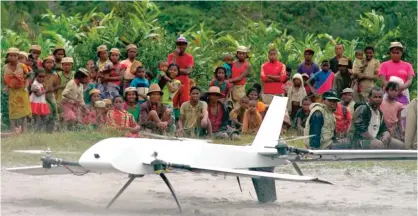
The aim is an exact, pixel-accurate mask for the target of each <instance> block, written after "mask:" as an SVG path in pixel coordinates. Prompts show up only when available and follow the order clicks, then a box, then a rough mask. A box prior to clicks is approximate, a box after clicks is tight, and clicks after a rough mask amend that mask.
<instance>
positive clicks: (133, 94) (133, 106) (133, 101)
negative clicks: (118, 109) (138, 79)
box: [123, 87, 141, 123]
mask: <svg viewBox="0 0 418 216" xmlns="http://www.w3.org/2000/svg"><path fill="white" fill-rule="evenodd" d="M124 99H125V101H126V103H125V105H124V107H123V108H124V109H125V110H126V111H128V112H129V113H130V114H132V116H133V117H134V120H135V122H136V123H139V113H140V112H141V106H140V105H139V103H138V99H139V98H138V92H137V90H136V88H134V87H128V88H126V89H125V98H124Z"/></svg>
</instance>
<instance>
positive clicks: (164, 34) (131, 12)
mask: <svg viewBox="0 0 418 216" xmlns="http://www.w3.org/2000/svg"><path fill="white" fill-rule="evenodd" d="M1 6H2V8H1V10H2V11H1V12H2V14H1V16H2V17H1V18H2V19H1V25H2V32H1V48H2V56H4V54H5V51H6V49H7V48H9V47H12V46H15V47H18V48H20V49H23V50H28V48H29V46H30V44H39V45H40V46H41V47H42V48H43V50H45V52H43V53H42V56H45V55H48V54H49V53H50V52H48V51H49V50H52V49H53V48H54V47H55V46H56V45H62V46H64V47H65V48H66V50H67V54H68V55H70V56H73V57H74V58H75V61H76V66H77V67H79V66H84V65H85V63H86V62H87V60H88V59H91V58H93V59H95V58H96V55H95V50H96V47H97V46H99V45H101V44H106V45H108V47H119V48H122V51H124V47H125V46H126V45H127V44H129V43H135V44H137V45H138V47H140V48H139V59H140V60H141V61H142V62H143V63H144V64H145V65H146V66H147V67H148V68H149V69H151V70H155V67H156V63H157V61H159V60H164V59H166V57H167V55H168V53H169V52H171V51H172V50H173V49H174V46H175V44H174V40H175V38H176V37H177V36H178V35H179V34H184V35H185V36H186V37H187V39H188V40H189V41H190V46H189V48H188V52H190V53H192V54H193V55H194V57H195V65H196V68H195V70H194V74H193V75H192V76H193V77H194V78H195V79H196V80H197V82H198V83H199V85H202V86H207V84H208V80H209V79H210V77H211V76H212V72H213V69H214V67H215V66H217V65H218V64H220V62H221V61H222V59H221V58H222V55H223V54H224V53H226V52H230V53H232V52H234V50H235V49H236V46H237V45H245V46H249V47H250V49H251V53H250V61H251V64H252V71H253V72H252V74H251V77H250V82H256V81H258V80H259V68H260V65H261V64H262V62H264V61H265V60H266V59H267V50H268V48H269V47H276V48H278V50H279V51H280V55H281V61H283V62H285V63H286V64H287V65H288V66H291V67H292V68H293V69H294V70H295V69H296V66H297V64H298V63H300V62H301V61H302V60H303V50H304V49H305V48H306V47H310V48H312V49H313V50H315V52H316V54H315V59H314V60H315V61H316V62H319V61H321V60H322V59H328V58H330V57H332V56H333V55H334V44H335V43H337V42H339V43H343V44H345V47H346V52H345V55H346V56H349V57H351V58H353V57H354V51H355V50H356V49H361V48H363V47H364V46H366V45H372V46H374V47H375V48H376V55H377V57H378V58H379V59H381V60H386V59H387V57H388V56H387V51H388V45H389V43H390V42H391V41H400V42H402V43H403V44H404V46H406V53H405V56H404V59H405V60H406V61H408V62H411V63H412V64H413V66H414V69H415V71H416V69H417V68H416V62H417V49H416V47H417V40H416V36H417V11H416V7H417V3H416V2H415V1H410V2H196V1H191V2H156V3H152V2H146V1H142V2H96V1H93V2H1ZM123 55H124V54H123ZM122 58H124V56H122ZM416 88H417V87H416V79H414V83H413V85H412V87H411V90H414V91H415V90H416ZM2 95H3V96H7V95H6V94H2ZM6 99H7V97H2V113H3V117H6V116H7V101H6ZM3 119H6V118H3ZM6 121H7V119H6Z"/></svg>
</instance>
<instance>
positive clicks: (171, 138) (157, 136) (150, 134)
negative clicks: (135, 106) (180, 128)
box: [141, 131, 178, 140]
mask: <svg viewBox="0 0 418 216" xmlns="http://www.w3.org/2000/svg"><path fill="white" fill-rule="evenodd" d="M141 133H142V135H145V136H149V137H152V138H157V139H166V140H177V139H178V138H177V137H170V136H164V135H159V134H155V133H150V132H147V131H143V132H141Z"/></svg>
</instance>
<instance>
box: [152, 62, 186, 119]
mask: <svg viewBox="0 0 418 216" xmlns="http://www.w3.org/2000/svg"><path fill="white" fill-rule="evenodd" d="M179 71H180V67H179V66H178V65H177V64H170V65H169V66H168V70H167V75H168V77H169V78H170V79H171V81H166V80H164V79H162V80H160V82H159V83H158V84H159V86H160V88H161V89H162V92H163V96H162V100H161V101H162V103H163V104H164V105H166V106H168V107H169V108H173V113H174V118H175V120H178V119H179V118H180V107H181V104H180V97H181V92H183V85H182V84H181V82H180V80H178V79H176V77H177V74H178V73H179Z"/></svg>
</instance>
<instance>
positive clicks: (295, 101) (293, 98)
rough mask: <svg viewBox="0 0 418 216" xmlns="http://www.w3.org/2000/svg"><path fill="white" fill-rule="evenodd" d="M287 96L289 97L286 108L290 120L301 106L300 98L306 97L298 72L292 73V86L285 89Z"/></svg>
mask: <svg viewBox="0 0 418 216" xmlns="http://www.w3.org/2000/svg"><path fill="white" fill-rule="evenodd" d="M287 97H288V98H289V100H288V103H287V110H288V111H289V117H290V121H292V120H293V119H294V118H295V115H296V112H297V111H298V110H299V109H300V108H301V104H302V99H303V98H304V97H306V91H305V87H304V85H303V79H302V75H301V74H300V73H296V74H295V75H293V79H292V86H291V87H290V88H289V89H288V90H287Z"/></svg>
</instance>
